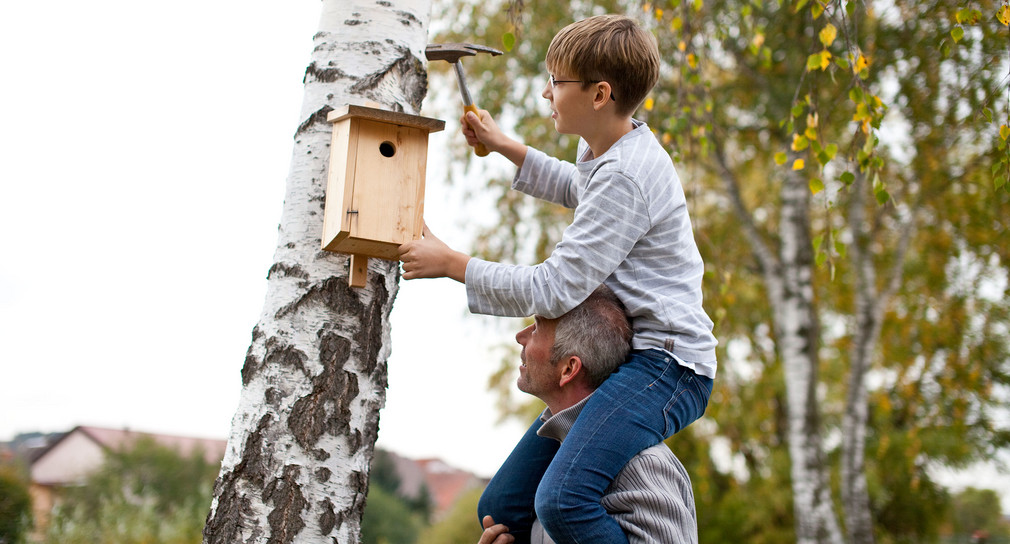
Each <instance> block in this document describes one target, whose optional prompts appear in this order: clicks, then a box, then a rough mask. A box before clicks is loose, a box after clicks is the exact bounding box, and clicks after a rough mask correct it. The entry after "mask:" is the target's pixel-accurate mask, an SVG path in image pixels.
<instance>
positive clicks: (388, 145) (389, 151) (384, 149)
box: [379, 142, 396, 157]
mask: <svg viewBox="0 0 1010 544" xmlns="http://www.w3.org/2000/svg"><path fill="white" fill-rule="evenodd" d="M379 154H380V155H382V156H383V157H392V156H393V155H396V146H395V145H393V142H382V143H381V144H379Z"/></svg>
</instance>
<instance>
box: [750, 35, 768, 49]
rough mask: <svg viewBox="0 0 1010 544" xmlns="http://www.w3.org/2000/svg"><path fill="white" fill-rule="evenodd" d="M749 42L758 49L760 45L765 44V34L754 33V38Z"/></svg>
mask: <svg viewBox="0 0 1010 544" xmlns="http://www.w3.org/2000/svg"><path fill="white" fill-rule="evenodd" d="M750 43H751V45H753V46H754V48H755V49H760V48H761V46H762V45H764V44H765V35H764V34H755V35H754V39H753V40H751V42H750Z"/></svg>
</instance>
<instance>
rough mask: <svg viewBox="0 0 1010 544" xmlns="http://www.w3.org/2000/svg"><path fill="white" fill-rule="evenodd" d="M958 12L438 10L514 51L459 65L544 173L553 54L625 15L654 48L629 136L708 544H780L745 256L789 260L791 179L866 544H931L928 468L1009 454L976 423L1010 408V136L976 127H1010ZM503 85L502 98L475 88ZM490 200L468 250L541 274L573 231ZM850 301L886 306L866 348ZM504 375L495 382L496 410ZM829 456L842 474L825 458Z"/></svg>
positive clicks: (942, 504)
mask: <svg viewBox="0 0 1010 544" xmlns="http://www.w3.org/2000/svg"><path fill="white" fill-rule="evenodd" d="M966 5H969V4H968V3H966V2H961V1H958V0H935V1H931V2H928V3H921V2H913V1H896V2H890V3H874V2H854V1H820V0H813V1H809V2H808V1H806V0H794V1H768V0H706V1H704V2H703V1H700V0H696V1H691V2H688V1H681V0H662V1H656V2H652V3H648V4H644V5H642V4H639V3H635V2H616V1H601V2H565V3H538V4H536V5H533V4H530V3H526V4H525V8H524V9H522V10H521V12H519V13H518V14H517V13H516V10H514V9H513V10H512V12H511V14H510V11H509V10H508V9H506V6H509V7H515V4H512V3H507V2H506V3H504V5H503V4H496V3H493V2H492V3H479V4H477V3H469V2H457V3H454V4H453V6H452V7H451V9H450V10H449V13H450V14H451V15H450V17H451V18H453V20H456V21H459V22H460V23H459V25H458V26H456V27H454V31H455V32H456V34H449V35H447V36H445V39H447V40H451V41H474V40H482V41H484V42H486V43H491V40H492V39H493V38H495V37H497V36H502V35H505V34H508V33H511V34H512V35H513V38H514V39H515V43H514V44H513V47H512V48H511V52H510V53H509V54H508V55H506V56H505V59H504V60H502V58H494V59H483V58H480V57H477V58H474V59H472V60H473V62H472V63H470V64H468V65H467V66H468V70H469V73H471V74H474V75H475V77H473V78H472V79H474V80H476V81H478V82H479V83H478V85H477V87H479V88H480V90H479V92H478V96H479V98H478V103H479V104H480V105H481V106H482V107H485V108H487V109H489V110H490V111H491V112H492V114H493V115H495V116H496V118H498V119H516V120H517V124H516V127H515V129H514V130H515V132H516V134H517V135H518V136H519V137H520V138H522V139H524V141H526V142H527V143H529V144H530V145H533V146H534V147H538V148H541V149H543V150H544V151H545V152H547V153H548V154H551V155H555V156H559V157H562V158H571V157H572V156H573V149H574V145H575V143H576V142H575V141H574V139H573V138H570V137H567V136H563V135H561V136H559V135H557V134H556V133H555V132H554V130H553V127H552V126H551V123H550V119H549V118H548V117H547V116H546V115H545V114H544V107H543V102H544V101H543V100H542V99H541V98H540V97H539V95H540V89H541V87H542V85H543V84H544V81H545V78H546V75H545V74H544V71H543V70H544V69H543V64H542V60H543V54H544V52H545V51H546V47H547V44H548V43H549V41H550V38H551V37H552V36H553V34H554V32H556V31H557V30H558V29H560V28H561V27H562V26H564V25H565V24H567V23H568V22H571V21H573V20H577V19H580V18H583V17H585V16H587V15H592V14H595V13H600V12H627V13H631V14H632V15H633V16H635V17H637V18H639V19H640V20H641V21H642V22H643V24H644V25H646V26H647V27H649V28H651V29H652V30H653V32H654V33H655V35H656V37H657V40H658V41H659V43H660V49H661V51H662V52H663V57H664V59H665V60H666V61H667V62H668V65H667V66H666V67H665V68H664V70H663V75H662V78H661V81H660V83H659V85H658V86H657V88H656V89H655V90H654V92H653V94H652V96H651V97H650V98H649V100H647V101H646V104H645V105H644V107H643V108H642V109H641V110H640V111H639V112H638V114H637V115H636V116H637V117H638V118H640V119H643V120H645V121H647V122H648V123H649V125H650V126H651V127H652V128H653V129H654V130H655V131H656V133H657V137H658V138H659V139H660V141H662V142H663V143H664V144H665V145H666V146H667V147H668V149H669V150H670V153H671V156H672V157H673V158H674V159H675V160H676V161H677V162H678V170H679V171H680V173H681V178H682V180H683V181H684V184H685V189H686V191H687V194H688V199H689V206H690V207H691V213H692V218H693V220H694V227H695V235H696V238H697V240H698V243H699V247H700V249H701V251H702V253H703V255H704V257H705V260H706V278H705V284H704V287H705V302H706V309H707V310H708V311H709V313H710V315H712V316H713V318H714V319H715V321H716V333H717V336H718V337H719V339H720V350H721V351H720V360H721V361H722V363H721V366H720V370H719V373H720V374H719V378H718V379H717V380H716V386H715V390H714V392H713V396H712V400H711V402H710V405H709V410H708V414H707V417H706V418H705V419H704V420H703V421H701V422H699V423H696V424H695V425H693V426H692V427H689V429H688V432H682V433H681V434H680V435H678V436H677V437H675V438H674V439H673V441H672V442H671V444H673V448H674V451H675V452H677V454H678V455H679V456H680V457H681V459H682V460H683V461H684V463H685V465H687V467H688V470H689V473H690V474H692V477H693V479H694V485H695V492H696V498H697V499H698V503H699V504H703V505H705V507H704V508H699V521H700V523H699V525H700V528H701V531H702V532H703V533H705V536H703V538H702V540H703V541H713V542H719V541H747V542H762V541H764V542H783V541H788V540H791V539H794V538H795V537H794V536H792V526H793V515H792V503H791V501H792V498H791V495H790V492H789V485H790V482H789V463H790V461H789V457H788V453H787V451H788V442H787V434H786V408H785V406H786V400H785V399H786V390H785V386H784V382H783V371H782V360H781V357H780V353H779V347H780V346H777V345H776V342H775V328H776V326H777V324H776V323H775V319H774V317H773V316H774V312H773V310H774V308H772V307H771V306H770V304H769V293H768V285H767V284H766V277H765V275H764V274H763V273H762V270H761V267H760V266H759V263H758V258H757V254H758V252H760V251H766V252H768V253H771V254H774V253H775V252H776V251H777V250H778V248H779V247H780V245H781V244H783V243H785V242H792V241H787V240H782V239H781V238H780V237H779V233H778V226H779V224H780V223H781V222H782V221H783V218H782V217H781V216H780V214H779V211H780V204H781V200H780V199H781V196H780V190H781V188H782V187H783V185H784V184H785V183H787V182H788V181H790V180H791V179H794V178H793V177H795V176H800V177H801V179H802V180H803V182H804V183H805V186H807V187H808V188H809V191H810V195H809V197H810V205H809V207H808V209H807V210H806V212H805V213H806V214H807V221H808V226H809V229H810V232H811V240H810V241H809V243H811V245H812V247H813V250H814V252H815V254H816V262H817V264H818V265H819V266H818V267H817V269H816V270H815V271H814V278H813V285H814V290H815V293H814V300H815V301H816V311H817V321H818V322H817V323H814V324H812V326H814V327H815V334H816V339H817V340H816V341H817V342H818V345H819V346H820V351H819V356H820V364H819V370H820V372H821V375H820V378H821V379H820V382H819V383H818V384H817V387H818V391H819V392H820V395H819V398H820V399H821V406H820V409H821V414H822V422H821V425H822V427H823V433H824V436H831V435H832V434H835V435H837V433H838V432H839V431H840V429H841V422H842V419H843V417H845V414H846V410H847V409H849V408H847V405H846V395H847V393H848V392H849V389H850V388H852V387H857V388H865V389H866V391H867V398H866V404H867V405H868V407H869V416H868V421H867V422H866V424H865V426H864V428H865V431H866V433H867V434H866V442H865V445H864V447H863V451H864V452H865V454H866V458H867V462H866V463H867V464H866V466H865V467H864V469H863V470H864V471H865V476H866V479H867V484H868V488H869V495H870V497H869V498H870V508H871V511H872V514H873V520H874V531H875V534H876V537H877V540H878V541H880V542H919V541H922V542H928V541H930V540H932V539H934V538H935V537H936V535H937V533H938V531H939V525H938V524H939V523H940V521H941V520H942V515H941V514H942V512H944V511H946V508H947V507H948V506H949V504H950V503H949V500H950V499H949V497H948V496H947V494H946V492H945V491H944V490H943V489H942V488H941V487H940V486H939V485H938V484H937V483H936V482H935V481H933V479H932V475H931V473H930V471H929V469H928V467H930V466H932V465H934V464H939V465H945V466H951V467H963V466H966V465H968V464H970V463H972V462H975V461H979V460H984V459H987V458H991V457H992V456H993V454H994V453H995V452H997V451H999V450H1005V449H1006V448H1007V447H1008V444H1010V432H1008V429H1007V428H1006V426H1005V424H1001V423H1000V422H999V421H998V420H997V419H995V418H994V414H995V413H996V410H998V409H999V408H1000V407H1001V406H1004V405H1005V403H1006V402H1007V398H1008V395H1010V344H1008V338H1010V334H1008V331H1010V313H1008V310H1007V308H1008V307H1010V301H1008V300H1007V299H1008V296H1010V282H1008V277H1007V276H1008V274H1007V270H1008V268H1010V240H1008V239H1007V237H1006V231H1007V222H1008V220H1010V219H1008V218H1010V193H1008V191H1007V185H1006V184H1005V183H1004V184H1001V183H1000V176H1005V175H1007V173H1006V172H1007V168H1006V159H1005V158H1006V156H1007V155H1006V154H1007V146H1006V138H1007V136H1008V135H1010V129H1003V128H1002V127H1001V126H997V125H999V124H1000V122H999V121H994V119H997V118H999V117H1001V116H1002V113H999V112H1003V111H1006V116H1007V118H1008V119H1010V97H1008V98H1007V99H1006V100H1004V99H1003V97H1004V96H1006V93H1007V82H1008V79H1007V71H1008V69H1010V67H1008V66H1007V65H1006V60H1005V59H1006V57H1007V44H1008V40H1007V27H1006V24H1005V22H1004V19H1003V18H999V17H1000V15H999V14H1003V15H1006V14H1005V12H1004V11H1003V9H1004V8H1003V7H1002V6H1006V5H1007V4H1006V2H1002V3H1001V2H993V1H991V0H988V1H980V2H972V3H970V6H973V7H971V8H970V9H969V10H968V12H967V13H965V9H966V7H965V6H966ZM975 11H978V12H979V13H980V14H981V15H979V16H978V17H976V16H975V15H974V12H975ZM990 14H997V15H996V16H995V18H994V17H990ZM510 15H511V16H510ZM956 28H962V32H955V29H956ZM952 33H953V34H952ZM502 74H508V77H507V79H508V81H509V85H494V84H491V83H492V82H493V81H494V79H493V78H498V79H500V78H502V77H503V76H502ZM994 112H997V113H994ZM1003 124H1006V123H1003ZM508 181H510V180H509V179H507V178H503V179H495V180H492V181H490V182H489V184H488V187H487V188H486V189H485V190H486V191H487V192H488V193H490V194H493V195H496V198H497V205H498V213H499V221H498V223H497V224H496V225H494V227H493V228H491V229H488V230H487V231H486V232H484V233H483V234H482V235H481V236H480V237H479V238H478V243H477V246H476V247H475V251H476V252H477V253H478V254H479V255H481V256H482V257H485V258H489V259H492V260H500V261H515V262H524V263H526V262H539V260H542V259H543V258H545V257H546V256H547V255H548V254H549V253H550V249H551V247H552V245H553V243H554V242H556V241H557V240H558V239H560V233H561V231H562V230H563V228H564V226H565V225H566V224H567V222H568V220H569V219H570V216H569V215H568V212H567V211H565V210H561V209H558V208H557V207H555V206H552V205H547V204H543V203H540V202H538V201H536V200H535V199H530V198H525V197H523V196H519V195H516V194H515V193H514V192H510V191H509V190H508ZM800 242H802V241H800ZM867 271H871V272H872V274H870V275H868V273H867ZM867 292H869V293H874V294H873V295H870V296H869V297H867V295H866V293H867ZM860 297H863V298H862V299H863V300H866V299H867V298H869V299H870V300H871V301H876V300H883V301H885V302H887V304H886V305H885V306H884V310H885V311H884V312H883V313H882V316H881V321H880V325H879V330H877V331H876V332H875V331H874V330H873V328H872V327H864V317H865V316H864V315H861V314H860V312H858V311H857V308H858V307H859V303H860ZM867 339H869V340H873V341H874V342H875V343H874V344H873V345H874V346H875V349H874V350H873V352H872V353H871V360H870V361H869V364H870V367H869V369H868V371H867V373H866V375H865V377H864V378H863V379H862V380H857V381H854V382H853V381H850V378H851V377H852V374H851V372H852V369H853V364H854V360H855V356H854V355H853V353H854V352H855V346H856V345H857V344H858V343H859V342H862V341H865V340H867ZM877 340H879V341H877ZM510 377H511V374H509V373H507V372H503V373H502V378H501V380H500V381H499V383H500V384H502V385H500V388H501V390H506V389H508V388H510V387H511V379H510ZM828 447H829V451H828V452H827V453H828V454H829V455H828V457H827V459H828V461H829V462H830V463H831V464H832V468H833V470H835V471H837V467H838V465H839V463H840V457H841V455H840V453H841V449H842V446H841V445H840V444H838V441H832V442H829V443H828ZM713 449H718V452H714V451H713ZM923 520H925V521H923Z"/></svg>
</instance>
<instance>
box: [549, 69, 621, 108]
mask: <svg viewBox="0 0 1010 544" xmlns="http://www.w3.org/2000/svg"><path fill="white" fill-rule="evenodd" d="M550 76H551V88H552V89H553V88H554V87H557V86H558V83H599V82H600V81H601V80H599V79H598V80H596V81H591V80H583V79H554V74H550ZM610 99H611V100H613V101H615V102H616V101H617V97H615V96H614V93H613V92H611V93H610Z"/></svg>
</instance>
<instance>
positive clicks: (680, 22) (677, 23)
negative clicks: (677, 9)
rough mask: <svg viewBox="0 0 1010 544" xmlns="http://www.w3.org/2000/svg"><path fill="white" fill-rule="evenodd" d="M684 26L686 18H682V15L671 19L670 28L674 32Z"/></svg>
mask: <svg viewBox="0 0 1010 544" xmlns="http://www.w3.org/2000/svg"><path fill="white" fill-rule="evenodd" d="M683 27H684V19H681V18H680V17H674V18H673V20H672V21H670V30H672V31H674V32H676V31H678V30H680V29H681V28H683Z"/></svg>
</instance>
